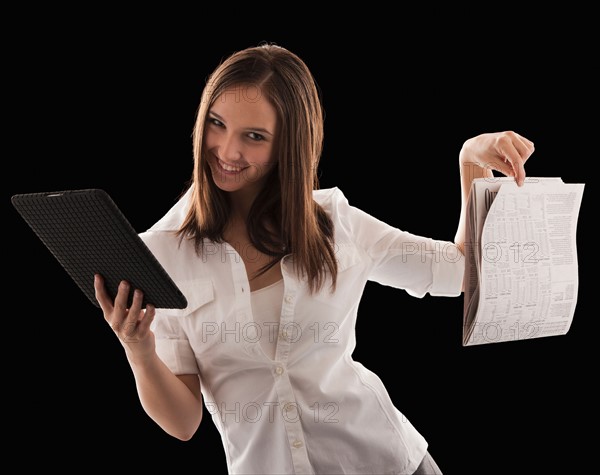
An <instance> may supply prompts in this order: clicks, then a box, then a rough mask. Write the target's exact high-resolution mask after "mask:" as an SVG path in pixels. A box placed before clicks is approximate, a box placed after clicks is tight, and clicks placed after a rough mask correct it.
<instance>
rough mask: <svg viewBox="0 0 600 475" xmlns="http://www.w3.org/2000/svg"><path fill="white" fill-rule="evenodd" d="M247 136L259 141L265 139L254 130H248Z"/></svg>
mask: <svg viewBox="0 0 600 475" xmlns="http://www.w3.org/2000/svg"><path fill="white" fill-rule="evenodd" d="M248 137H250V138H251V139H252V140H255V141H256V142H260V141H261V140H264V139H265V138H264V137H263V136H262V135H260V134H257V133H256V132H250V133H249V134H248Z"/></svg>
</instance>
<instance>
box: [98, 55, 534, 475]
mask: <svg viewBox="0 0 600 475" xmlns="http://www.w3.org/2000/svg"><path fill="white" fill-rule="evenodd" d="M322 147H323V110H322V107H321V100H320V96H319V93H318V89H317V86H316V82H315V80H314V78H313V77H312V75H311V72H310V70H309V69H308V67H307V66H306V64H305V63H304V62H303V61H302V60H301V59H300V58H299V57H298V56H297V55H295V54H294V53H292V52H290V51H289V50H287V49H285V48H282V47H280V46H277V45H272V44H264V45H262V46H258V47H250V48H247V49H245V50H241V51H238V52H236V53H234V54H232V55H231V56H230V57H229V58H227V59H226V60H224V61H223V62H222V63H221V64H220V65H219V66H218V67H217V68H216V69H215V71H214V72H213V74H212V75H211V76H210V77H209V79H208V82H207V84H206V87H205V89H204V91H203V95H202V99H201V103H200V108H199V109H198V114H197V118H196V122H195V127H194V131H193V152H194V169H193V172H192V181H191V185H190V186H189V188H188V189H187V191H186V192H185V193H184V194H183V196H181V197H180V199H179V200H178V202H177V203H176V204H175V205H174V206H173V207H172V208H171V209H170V210H169V211H168V212H167V213H166V215H165V216H164V217H163V218H161V219H160V220H159V221H158V222H157V223H156V224H154V225H153V226H152V227H151V228H150V229H149V230H148V231H146V232H144V233H142V234H141V237H142V238H143V240H144V241H145V242H146V244H147V245H148V247H149V248H150V249H151V250H152V251H153V253H154V254H155V255H156V257H157V259H158V260H159V261H160V262H161V264H162V265H163V266H164V267H165V269H166V270H167V271H168V273H169V274H170V275H171V276H172V278H173V280H174V281H175V282H176V283H177V284H178V286H179V287H180V288H181V289H182V291H183V293H184V294H185V296H186V298H187V301H188V306H187V307H186V308H185V309H156V308H154V307H152V306H150V305H147V306H146V307H145V308H142V305H141V302H142V297H143V292H142V290H143V289H138V290H136V292H135V297H134V299H133V303H132V304H131V306H130V307H129V308H127V300H126V296H127V295H128V293H129V284H128V283H127V282H123V283H122V284H121V288H120V290H119V292H118V294H117V297H116V298H115V299H114V300H112V299H110V298H109V297H108V294H107V293H106V291H105V289H104V286H103V282H102V280H101V278H97V280H96V295H97V298H98V301H99V303H100V305H101V307H102V310H103V313H104V318H105V319H106V321H107V322H108V323H109V324H110V325H111V327H112V329H113V330H114V332H115V334H116V335H117V336H118V337H119V339H120V341H121V343H122V345H123V347H124V348H125V353H126V356H127V360H128V362H129V364H130V366H131V368H132V371H133V374H134V377H135V382H136V386H137V390H138V395H139V398H140V401H141V404H142V406H143V408H144V410H145V411H146V413H147V414H148V415H149V416H150V417H151V418H152V419H153V420H154V421H155V422H156V423H157V424H158V425H159V426H160V427H161V428H162V429H163V430H164V431H165V432H167V433H168V434H170V435H172V436H173V437H175V438H177V439H180V440H189V439H191V438H192V437H193V436H194V434H195V433H196V431H197V429H198V427H199V425H200V423H201V421H202V417H203V413H202V410H203V403H204V405H205V406H206V408H207V409H208V410H209V412H210V415H211V416H212V419H213V421H214V423H215V426H216V427H217V429H218V430H219V432H220V434H221V439H222V442H223V444H224V446H225V454H226V459H227V466H228V470H229V472H230V473H256V474H283V473H302V474H311V473H357V474H358V473H364V474H367V473H398V474H419V475H422V474H440V473H441V471H440V469H439V467H438V466H437V465H436V463H435V461H434V459H433V458H432V456H431V454H430V453H429V450H428V449H429V446H428V442H427V440H426V438H425V437H424V436H423V435H422V434H421V433H420V432H419V431H418V430H417V429H416V428H415V427H414V426H413V425H412V424H411V422H409V421H408V420H407V418H406V416H405V415H404V414H402V413H401V412H400V411H399V410H398V409H397V408H396V407H395V405H394V403H393V401H392V399H391V397H390V395H389V393H388V391H387V389H386V387H385V386H384V384H383V382H382V380H381V379H380V378H379V377H378V376H377V375H376V374H375V373H374V372H372V371H370V370H369V369H367V368H365V367H364V366H363V365H362V364H360V363H358V362H356V361H354V359H353V357H352V354H353V351H354V348H355V343H356V334H355V329H356V328H357V326H356V322H357V317H358V309H359V306H360V302H361V298H362V295H363V291H364V290H365V286H366V284H367V283H368V282H370V281H371V282H377V283H380V284H383V285H385V286H388V287H392V288H396V289H402V290H404V291H405V292H407V293H408V294H409V295H411V296H414V297H418V298H421V297H424V296H426V295H431V296H447V297H454V296H459V295H461V289H462V283H463V274H464V259H463V256H462V253H461V249H462V248H463V246H464V234H465V233H464V226H465V220H464V213H465V205H466V203H464V202H463V207H462V209H461V215H460V217H459V224H458V227H457V232H456V238H455V242H447V241H441V240H435V239H432V238H428V237H423V236H419V235H416V234H411V233H409V232H407V231H404V230H401V229H398V228H396V227H393V226H391V225H388V224H386V223H385V222H383V221H381V220H379V219H377V218H375V217H373V216H371V215H369V214H367V213H366V212H365V211H362V210H361V209H359V208H357V207H355V206H353V205H351V204H350V203H349V201H348V200H347V198H346V197H345V195H344V194H343V192H342V191H341V190H340V189H339V188H337V187H333V188H326V189H320V187H319V182H318V179H317V173H316V171H317V166H318V163H319V160H320V158H321V151H322ZM532 152H533V144H532V143H531V142H530V141H529V140H528V139H526V138H524V137H522V136H521V135H519V134H517V133H515V132H512V131H507V132H498V133H486V134H481V135H479V136H477V137H474V138H472V139H470V140H468V141H466V142H465V143H464V145H463V147H462V149H461V151H460V154H459V156H460V163H459V164H460V167H461V170H465V169H467V168H468V170H469V173H462V175H461V189H462V192H463V195H462V196H463V198H464V197H465V196H466V193H467V192H468V190H469V189H470V186H471V181H472V179H474V178H477V177H490V176H493V175H492V172H491V170H492V169H495V170H499V171H501V172H502V173H505V174H508V175H510V176H514V177H515V179H516V180H517V182H519V183H521V182H522V180H523V178H524V176H525V173H524V166H523V164H524V162H525V161H526V160H527V159H528V158H529V156H530V155H531V154H532ZM452 160H454V158H452ZM473 164H477V165H476V166H474V165H473ZM457 175H458V173H457ZM457 197H458V193H457ZM370 317H371V321H373V320H377V319H378V318H379V317H381V315H374V316H370ZM122 328H127V329H128V332H127V333H124V332H122V331H121V330H120V329H122ZM208 456H210V454H201V457H208Z"/></svg>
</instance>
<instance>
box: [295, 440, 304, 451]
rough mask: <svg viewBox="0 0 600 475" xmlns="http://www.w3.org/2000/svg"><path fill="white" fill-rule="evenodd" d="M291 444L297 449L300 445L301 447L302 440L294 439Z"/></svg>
mask: <svg viewBox="0 0 600 475" xmlns="http://www.w3.org/2000/svg"><path fill="white" fill-rule="evenodd" d="M292 445H293V446H294V447H295V448H297V449H299V448H300V447H302V445H303V444H302V441H301V440H294V442H293V443H292Z"/></svg>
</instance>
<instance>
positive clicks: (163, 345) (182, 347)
mask: <svg viewBox="0 0 600 475" xmlns="http://www.w3.org/2000/svg"><path fill="white" fill-rule="evenodd" d="M152 331H153V332H154V336H155V338H156V354H157V355H158V357H159V358H160V359H161V360H162V361H163V362H164V363H165V364H166V365H167V367H168V368H169V369H170V370H171V371H172V372H173V373H174V374H198V372H199V371H198V365H197V364H196V358H195V356H194V351H193V350H192V347H191V345H190V342H189V341H188V339H187V337H186V336H185V334H184V332H183V330H182V329H181V325H179V322H178V318H177V317H175V316H170V315H165V314H164V313H161V310H160V309H157V310H156V315H155V317H154V321H153V322H152Z"/></svg>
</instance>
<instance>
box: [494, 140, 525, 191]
mask: <svg viewBox="0 0 600 475" xmlns="http://www.w3.org/2000/svg"><path fill="white" fill-rule="evenodd" d="M513 135H515V134H513ZM517 143H521V142H520V141H519V139H518V138H517V137H516V135H515V137H514V139H513V137H511V134H506V135H504V136H503V137H502V139H501V142H500V147H499V152H500V156H501V157H503V159H504V161H505V162H506V163H509V164H510V165H511V166H512V172H513V173H512V176H514V177H515V180H516V182H517V184H518V185H519V186H521V185H522V184H523V181H524V180H525V167H524V166H523V163H524V161H523V159H522V158H521V154H520V153H519V151H518V149H517V146H516V144H517ZM505 175H507V176H511V174H507V173H505Z"/></svg>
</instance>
